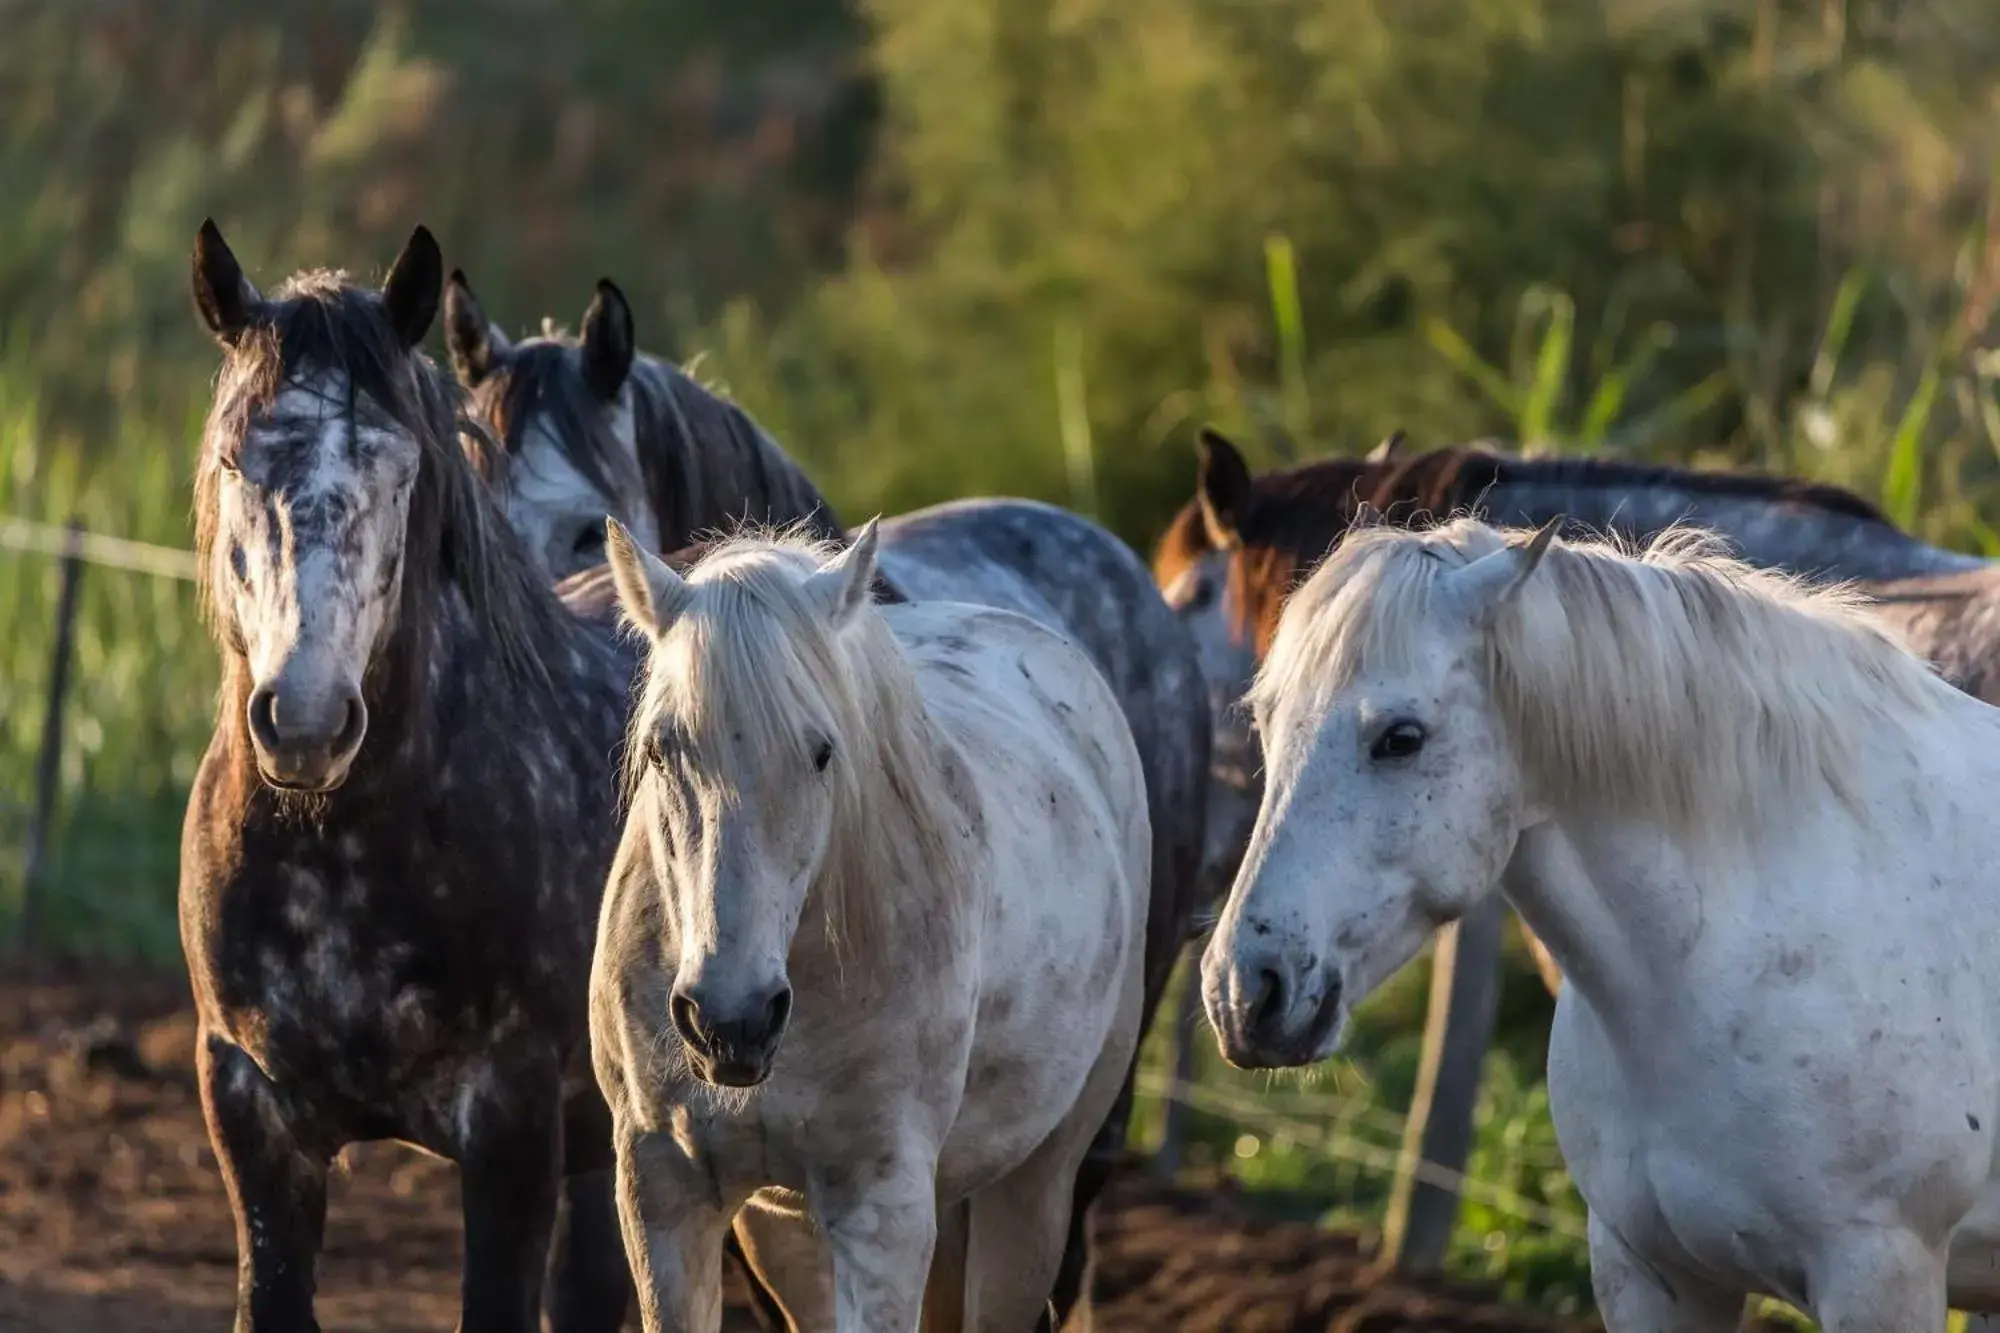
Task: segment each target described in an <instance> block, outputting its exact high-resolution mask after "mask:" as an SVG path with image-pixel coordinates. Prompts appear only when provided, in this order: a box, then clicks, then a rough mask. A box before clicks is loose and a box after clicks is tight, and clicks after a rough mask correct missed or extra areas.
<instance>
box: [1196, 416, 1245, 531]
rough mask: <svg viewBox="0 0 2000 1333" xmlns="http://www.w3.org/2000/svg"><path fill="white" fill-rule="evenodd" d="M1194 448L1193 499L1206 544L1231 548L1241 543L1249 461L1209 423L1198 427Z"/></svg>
mask: <svg viewBox="0 0 2000 1333" xmlns="http://www.w3.org/2000/svg"><path fill="white" fill-rule="evenodd" d="M1195 451H1196V453H1197V454H1198V455H1199V457H1200V460H1201V461H1200V463H1199V465H1198V469H1197V472H1196V484H1195V499H1196V500H1197V501H1198V502H1199V503H1200V505H1201V520H1202V523H1203V525H1204V526H1206V527H1207V529H1208V541H1209V544H1210V545H1211V546H1214V547H1215V548H1216V549H1217V550H1222V551H1228V550H1234V549H1235V548H1236V547H1238V546H1241V545H1242V544H1243V532H1242V523H1243V514H1244V511H1245V510H1246V509H1248V508H1249V507H1250V465H1249V464H1248V463H1246V462H1244V461H1243V454H1242V452H1241V451H1240V450H1238V449H1237V447H1236V446H1235V445H1234V444H1231V443H1230V442H1229V437H1228V436H1226V435H1224V434H1223V433H1222V432H1221V431H1218V430H1215V429H1213V428H1212V427H1207V426H1204V427H1203V428H1202V432H1201V436H1200V438H1199V439H1198V440H1197V441H1196V442H1195Z"/></svg>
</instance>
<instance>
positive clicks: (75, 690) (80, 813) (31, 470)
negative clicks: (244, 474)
mask: <svg viewBox="0 0 2000 1333" xmlns="http://www.w3.org/2000/svg"><path fill="white" fill-rule="evenodd" d="M31 383H32V380H31V377H30V376H29V375H28V374H27V373H25V366H24V363H23V361H22V359H21V358H15V359H13V360H11V361H9V360H5V359H0V513H4V514H8V515H11V516H15V517H25V518H32V519H37V520H41V521H44V522H48V523H61V522H64V521H66V520H67V519H69V518H71V517H75V518H78V519H80V520H81V521H82V523H83V524H84V526H85V527H87V528H89V529H91V530H92V531H97V532H104V533H110V534H112V535H116V536H121V537H129V538H134V539H138V540H143V541H150V542H155V543H158V544H160V545H165V546H173V547H185V546H187V545H188V544H189V525H188V486H187V477H188V473H189V470H190V469H189V463H190V461H191V459H192V457H193V442H194V439H195V434H196V431H197V429H198V425H197V423H195V422H191V421H190V422H181V423H175V424H171V425H170V424H167V423H163V422H160V421H155V420H149V419H147V418H145V417H143V416H136V415H135V416H131V417H128V418H127V419H126V420H125V422H124V424H123V427H122V430H121V434H120V438H119V440H118V443H117V445H116V447H114V448H112V449H109V450H105V451H101V452H100V454H99V456H100V457H102V458H103V459H104V460H105V461H104V462H103V463H102V464H101V465H100V466H99V467H98V468H97V469H96V470H95V471H93V472H91V473H89V474H87V475H86V474H84V473H83V472H81V471H80V469H79V467H78V464H77V461H76V460H77V459H78V458H79V457H80V456H81V452H80V451H78V450H75V449H61V448H56V447H54V446H53V445H52V444H50V443H47V442H45V441H43V440H42V438H41V437H40V436H39V435H38V433H37V431H36V429H35V424H34V423H35V403H34V401H33V399H32V397H31V394H30V391H29V390H28V388H27V386H28V385H29V384H31ZM58 583H59V571H58V567H57V561H56V560H55V559H53V558H52V557H49V556H46V555H40V554H33V553H23V552H16V551H6V552H0V624H5V625H6V626H7V627H8V630H9V632H8V634H7V636H6V637H5V640H4V642H0V656H4V661H5V671H4V673H0V932H7V933H11V930H12V927H13V924H14V921H15V919H16V918H17V917H18V914H19V911H20V907H21V901H22V892H23V884H22V880H21V858H22V854H23V851H24V849H25V843H26V840H27V835H28V827H29V817H30V812H31V806H32V801H33V792H34V771H35V763H36V755H37V751H38V749H39V747H40V739H41V732H42V726H43V715H44V711H45V706H46V692H47V684H48V679H49V671H50V665H51V649H52V647H53V642H54V619H55V608H56V595H57V587H58ZM73 653H74V655H73V657H72V661H71V676H70V693H69V699H68V705H67V707H66V708H65V710H64V713H63V728H62V766H61V770H60V774H61V781H60V787H59V800H58V803H57V807H56V817H55V821H54V824H53V827H52V835H51V838H50V846H49V859H48V863H47V879H46V883H45V888H44V907H43V913H42V920H41V923H40V924H41V942H42V944H43V945H44V946H45V947H47V948H51V949H55V950H60V951H63V952H76V953H84V954H91V955H99V956H104V957H109V958H138V959H145V960H148V961H150V962H154V963H160V964H167V963H172V962H174V961H175V960H176V959H177V957H178V942H177V934H176V929H175V919H174V888H175V883H176V866H177V864H178V858H179V844H180V819H181V810H182V808H183V806H184V805H185V801H186V792H187V787H188V784H189V782H190V781H191V780H192V778H193V776H194V770H195V765H196V763H197V762H198V761H199V759H200V757H201V751H202V747H203V746H204V745H205V744H206V742H207V738H208V732H209V723H210V720H211V718H212V715H213V714H212V710H213V700H214V692H215V654H214V650H213V649H212V648H211V647H210V646H209V643H208V640H207V637H206V635H205V633H204V632H203V630H202V627H201V624H200V621H199V618H198V616H197V612H196V605H195V594H194V588H193V586H192V585H191V584H188V583H185V582H182V581H178V580H174V579H169V578H163V577H158V576H148V575H139V574H133V573H128V572H125V571H122V570H117V569H109V568H102V567H89V566H86V567H85V569H84V571H83V576H82V582H81V583H80V585H79V587H78V604H77V618H76V632H75V638H74V648H73Z"/></svg>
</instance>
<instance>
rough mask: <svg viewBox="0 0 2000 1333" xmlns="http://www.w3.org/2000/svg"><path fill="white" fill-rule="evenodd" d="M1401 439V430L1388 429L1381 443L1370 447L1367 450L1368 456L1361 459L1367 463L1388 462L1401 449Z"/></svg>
mask: <svg viewBox="0 0 2000 1333" xmlns="http://www.w3.org/2000/svg"><path fill="white" fill-rule="evenodd" d="M1403 439H1404V435H1403V432H1402V431H1400V430H1396V431H1390V432H1389V436H1388V438H1387V439H1385V440H1383V441H1382V443H1380V444H1378V445H1376V446H1375V447H1374V448H1373V449H1370V450H1369V451H1368V457H1367V458H1366V459H1364V460H1363V461H1364V462H1369V463H1387V462H1390V461H1391V460H1393V459H1394V458H1395V457H1396V455H1397V454H1399V453H1401V452H1402V451H1403Z"/></svg>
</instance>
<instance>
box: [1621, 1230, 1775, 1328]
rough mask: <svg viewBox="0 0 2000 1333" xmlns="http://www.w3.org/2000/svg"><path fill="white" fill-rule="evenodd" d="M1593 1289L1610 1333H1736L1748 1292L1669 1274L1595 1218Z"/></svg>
mask: <svg viewBox="0 0 2000 1333" xmlns="http://www.w3.org/2000/svg"><path fill="white" fill-rule="evenodd" d="M1590 1286H1591V1290H1592V1291H1593V1292H1594V1293H1595V1294H1596V1296H1597V1313H1598V1315H1599V1316H1600V1317H1601V1318H1602V1319H1603V1320H1604V1329H1605V1333H1736V1330H1737V1328H1738V1326H1739V1324H1740V1323H1741V1321H1742V1318H1743V1293H1742V1292H1740V1291H1739V1292H1730V1291H1724V1290H1723V1289H1722V1288H1720V1287H1715V1286H1711V1285H1708V1284H1706V1283H1703V1282H1700V1281H1697V1280H1696V1279H1693V1278H1689V1277H1685V1276H1683V1275H1681V1274H1678V1273H1676V1274H1674V1275H1673V1276H1672V1277H1671V1278H1668V1277H1666V1276H1665V1275H1663V1274H1662V1273H1661V1272H1660V1270H1659V1269H1658V1268H1657V1267H1655V1266H1654V1265H1652V1264H1649V1263H1647V1262H1646V1261H1645V1260H1643V1259H1641V1258H1639V1257H1638V1256H1637V1255H1635V1254H1633V1253H1632V1251H1631V1250H1629V1249H1627V1248H1626V1246H1625V1242H1623V1241H1621V1240H1620V1239H1618V1237H1617V1235H1616V1234H1615V1233H1614V1232H1613V1231H1612V1230H1611V1228H1610V1227H1608V1226H1606V1225H1605V1224H1604V1223H1603V1222H1602V1221H1601V1220H1600V1219H1599V1218H1598V1216H1597V1214H1595V1213H1592V1214H1591V1215H1590Z"/></svg>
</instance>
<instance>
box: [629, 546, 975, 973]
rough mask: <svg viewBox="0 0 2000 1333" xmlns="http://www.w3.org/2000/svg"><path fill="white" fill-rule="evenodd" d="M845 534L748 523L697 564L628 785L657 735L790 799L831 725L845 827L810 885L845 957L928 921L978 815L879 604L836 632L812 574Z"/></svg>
mask: <svg viewBox="0 0 2000 1333" xmlns="http://www.w3.org/2000/svg"><path fill="white" fill-rule="evenodd" d="M839 550H840V548H839V547H838V546H837V545H835V544H833V543H829V542H821V541H815V540H813V539H811V538H809V537H807V536H805V535H804V534H803V533H801V532H798V531H785V532H750V533H747V534H743V535H738V536H735V537H732V538H731V539H729V540H727V541H725V542H721V543H719V544H718V545H716V546H715V547H714V548H713V549H712V550H711V551H710V552H709V553H708V554H707V555H705V556H704V557H703V558H702V560H701V561H700V563H699V564H697V565H696V566H695V567H694V569H693V570H691V571H690V572H689V573H688V575H687V577H686V586H687V594H688V595H687V599H686V601H685V603H684V604H683V605H681V606H679V607H677V608H676V610H675V612H674V620H673V624H672V625H671V627H669V628H668V630H667V632H666V633H665V635H664V636H662V637H661V638H659V639H658V640H656V641H655V642H654V644H653V649H652V652H651V655H650V660H649V663H648V667H647V671H646V680H645V684H644V687H643V692H642V695H641V699H640V703H639V706H638V708H637V710H636V711H635V712H634V714H633V722H632V731H631V735H630V736H629V737H628V740H627V758H626V771H627V789H628V791H631V792H634V793H637V792H638V791H639V790H640V779H641V778H642V777H643V776H644V774H645V772H646V767H647V746H646V744H645V741H646V740H647V738H648V737H658V738H659V740H660V743H661V744H662V745H666V746H683V747H688V748H691V749H693V750H694V751H695V752H697V753H699V754H700V755H701V756H702V757H703V762H704V763H706V764H712V765H716V766H724V765H727V766H729V767H730V768H731V770H732V772H733V777H734V781H735V783H736V785H737V786H738V787H739V788H740V790H741V791H743V792H744V793H746V799H754V800H766V801H782V800H784V799H785V793H786V792H787V790H788V789H792V788H796V786H797V785H798V784H799V783H800V782H801V781H804V780H811V779H812V776H813V774H812V768H811V763H812V757H811V747H812V744H813V742H812V741H811V740H809V739H808V738H809V737H824V738H825V739H827V740H829V741H831V742H832V743H833V746H834V751H835V754H836V756H837V759H836V761H835V762H834V763H832V764H831V765H830V767H829V769H828V771H827V773H826V775H825V780H827V781H830V782H832V783H833V784H834V815H833V833H832V842H831V845H830V846H829V848H828V852H827V856H826V859H825V861H824V862H823V864H822V866H821V871H820V876H819V879H818V880H816V881H815V883H814V884H813V886H812V893H813V894H814V895H815V897H816V898H817V899H818V900H819V902H820V904H821V906H822V909H823V911H824V914H825V918H826V922H827V926H828V928H829V932H830V933H831V935H832V937H833V939H834V940H835V942H836V943H837V944H838V945H839V946H840V947H841V949H842V953H843V957H844V959H845V961H847V962H860V963H862V964H864V965H865V964H866V963H867V962H869V961H870V960H872V959H873V958H874V957H875V953H876V950H878V949H880V948H883V947H889V946H890V945H891V943H892V940H893V937H894V935H895V932H894V931H891V930H888V929H886V927H887V926H888V925H889V924H890V923H891V922H892V921H893V920H894V919H896V918H897V917H899V916H902V915H905V914H907V915H908V916H909V917H910V919H912V920H915V921H917V922H918V923H921V922H923V921H924V920H928V919H931V918H933V917H935V916H937V915H938V913H937V911H936V909H937V902H936V895H937V894H939V893H953V892H963V891H965V889H966V887H967V885H968V882H969V874H970V871H969V868H968V866H967V865H966V858H967V855H968V853H967V851H966V847H967V841H966V839H965V838H964V836H963V831H964V829H965V827H966V825H967V824H968V822H969V820H968V812H966V811H965V810H963V809H961V808H960V807H959V806H958V805H957V804H955V803H954V802H953V800H952V798H951V795H950V793H951V792H953V791H955V790H961V789H962V786H963V784H955V783H953V782H951V781H949V780H948V779H947V776H946V773H945V768H944V765H945V756H944V755H943V754H942V753H941V752H940V750H939V747H938V745H937V743H936V739H935V737H934V734H933V731H932V728H931V725H930V723H929V715H928V713H927V712H926V710H925V705H924V700H923V697H922V695H921V694H920V693H919V691H918V688H917V680H916V677H915V675H914V674H913V672H912V671H911V668H910V666H909V663H908V662H907V661H906V660H905V658H904V656H903V652H902V647H901V645H900V644H899V643H898V642H897V640H896V638H895V636H894V634H893V633H891V631H890V629H889V625H888V623H887V622H886V621H885V620H884V619H883V618H882V615H881V613H880V612H879V611H877V610H876V609H875V608H874V607H873V606H864V607H862V608H860V610H859V611H858V612H857V613H856V616H855V619H854V620H853V621H852V622H851V623H849V624H848V625H847V626H846V627H845V628H844V629H843V630H840V631H838V632H836V631H835V630H834V629H833V627H832V626H831V624H830V623H829V621H828V618H827V614H826V610H825V608H824V607H823V606H822V605H821V604H819V603H818V602H816V601H815V600H814V599H813V598H812V597H811V596H810V594H809V593H808V591H807V589H806V586H805V581H806V579H807V578H809V577H810V576H811V575H812V574H814V573H815V572H816V571H817V570H818V569H819V567H820V566H821V564H823V563H824V562H825V561H827V560H830V559H831V558H832V557H833V556H835V555H837V554H838V553H839ZM656 785H657V784H656ZM642 813H643V812H642ZM624 870H625V867H622V866H621V867H619V868H617V869H615V870H614V872H613V873H614V875H616V874H621V873H623V872H624Z"/></svg>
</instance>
